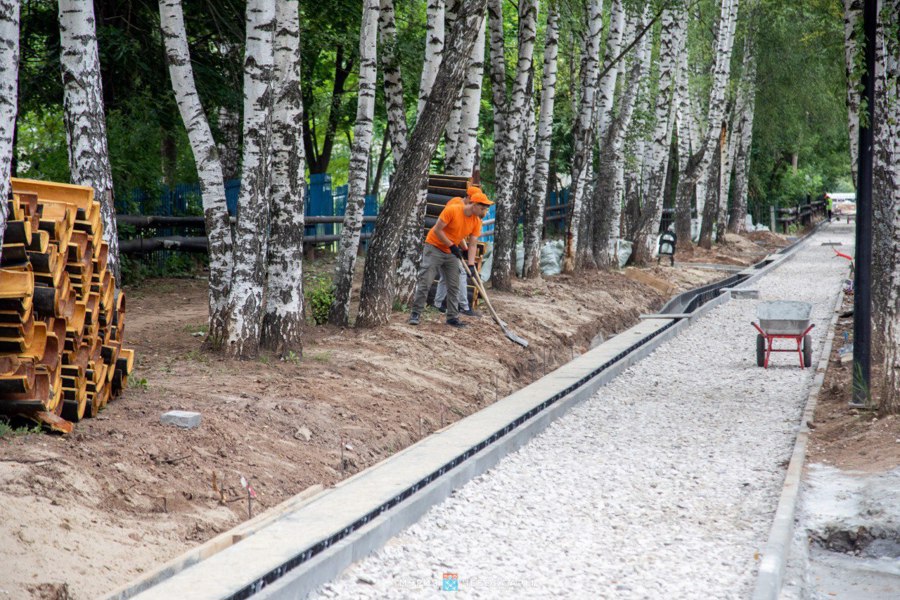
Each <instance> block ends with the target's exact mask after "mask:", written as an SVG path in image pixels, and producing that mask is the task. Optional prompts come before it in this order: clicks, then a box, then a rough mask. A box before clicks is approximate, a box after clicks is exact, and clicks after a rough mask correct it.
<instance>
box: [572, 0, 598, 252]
mask: <svg viewBox="0 0 900 600" xmlns="http://www.w3.org/2000/svg"><path fill="white" fill-rule="evenodd" d="M602 34H603V2H602V0H591V2H590V4H589V5H588V14H587V32H586V34H585V36H584V47H583V51H582V55H583V56H582V72H581V96H580V98H579V102H578V116H577V118H576V120H575V129H574V132H573V134H572V136H573V140H574V149H573V154H572V184H571V186H570V187H569V198H570V200H569V202H571V203H572V208H571V211H570V212H571V217H570V222H569V231H570V232H571V239H572V243H571V245H568V244H567V248H569V247H570V248H571V249H572V250H573V251H575V249H577V248H578V234H579V228H580V227H581V220H582V218H583V214H582V213H583V204H584V188H585V185H586V179H585V177H584V175H585V167H586V165H587V162H588V161H589V160H590V155H591V152H592V148H593V143H592V140H593V131H594V105H595V102H596V98H595V96H596V92H597V85H598V81H597V76H598V75H599V74H600V38H601V37H602ZM574 264H575V263H574V260H569V261H566V262H564V269H566V268H567V267H569V266H574Z"/></svg>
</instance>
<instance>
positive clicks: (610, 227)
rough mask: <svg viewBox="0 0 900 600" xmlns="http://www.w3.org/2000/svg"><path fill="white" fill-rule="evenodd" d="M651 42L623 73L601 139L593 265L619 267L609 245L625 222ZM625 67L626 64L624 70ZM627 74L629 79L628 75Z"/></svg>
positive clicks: (637, 24)
mask: <svg viewBox="0 0 900 600" xmlns="http://www.w3.org/2000/svg"><path fill="white" fill-rule="evenodd" d="M646 16H647V10H646V9H645V11H644V17H643V18H642V19H641V20H640V21H638V20H636V19H629V21H630V25H629V26H628V30H629V31H630V32H631V31H633V32H634V33H635V34H636V33H637V32H638V31H640V29H642V25H643V22H645V21H646ZM651 46H652V42H651V40H650V38H649V36H644V38H643V39H642V40H641V41H640V42H639V45H638V47H637V52H636V56H634V57H633V59H632V61H631V66H630V68H629V69H628V70H627V71H624V70H623V71H622V73H621V74H622V79H623V81H627V85H626V86H625V89H624V90H623V93H622V97H621V98H620V101H619V114H618V115H617V116H616V117H615V118H614V119H613V120H612V121H611V122H610V123H609V125H608V127H607V128H606V137H605V138H604V139H603V140H601V143H602V144H603V146H604V151H603V152H601V154H600V168H599V169H598V173H597V182H596V185H595V188H594V198H593V201H592V203H593V205H594V207H595V211H596V217H595V219H594V221H593V241H592V242H593V243H592V246H591V250H592V254H593V257H592V258H593V262H594V263H595V264H596V265H597V266H600V267H602V266H613V265H616V266H617V265H618V257H617V256H615V255H614V254H610V252H609V242H610V240H612V239H616V238H619V237H620V234H621V230H620V223H621V220H622V201H623V198H624V196H625V155H624V152H623V149H624V147H625V139H626V136H627V134H628V130H629V128H630V127H631V121H632V117H633V115H634V108H635V104H636V103H637V95H638V89H639V88H640V86H641V81H642V79H643V78H644V77H649V73H648V71H647V70H648V69H649V62H648V60H649V56H650V53H651V50H652V48H651ZM624 67H625V65H624V64H623V68H624ZM626 73H627V77H626V76H625V75H626Z"/></svg>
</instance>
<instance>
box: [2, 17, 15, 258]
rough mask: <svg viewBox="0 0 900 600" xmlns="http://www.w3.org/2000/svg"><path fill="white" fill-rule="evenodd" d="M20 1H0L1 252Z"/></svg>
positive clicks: (13, 102)
mask: <svg viewBox="0 0 900 600" xmlns="http://www.w3.org/2000/svg"><path fill="white" fill-rule="evenodd" d="M19 12H20V6H19V0H0V252H2V246H3V234H4V232H5V231H6V216H7V215H6V210H7V207H6V198H7V196H8V195H9V189H10V187H9V176H10V169H11V166H12V158H13V136H14V135H15V134H14V132H15V129H16V113H17V112H18V107H19Z"/></svg>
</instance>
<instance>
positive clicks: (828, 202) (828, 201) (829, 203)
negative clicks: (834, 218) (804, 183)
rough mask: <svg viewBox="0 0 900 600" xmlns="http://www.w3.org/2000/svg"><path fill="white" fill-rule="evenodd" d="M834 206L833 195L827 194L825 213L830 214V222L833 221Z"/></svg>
mask: <svg viewBox="0 0 900 600" xmlns="http://www.w3.org/2000/svg"><path fill="white" fill-rule="evenodd" d="M833 208H834V205H833V204H832V200H831V196H829V195H828V194H825V214H827V215H828V222H829V223H831V211H832V209H833Z"/></svg>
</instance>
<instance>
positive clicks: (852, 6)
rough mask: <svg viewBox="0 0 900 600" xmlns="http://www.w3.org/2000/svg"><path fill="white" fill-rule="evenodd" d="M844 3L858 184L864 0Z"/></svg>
mask: <svg viewBox="0 0 900 600" xmlns="http://www.w3.org/2000/svg"><path fill="white" fill-rule="evenodd" d="M843 4H844V72H845V73H846V74H847V126H848V127H847V131H848V135H849V139H850V173H851V175H852V176H853V185H854V186H856V170H857V169H858V168H859V150H858V148H859V89H858V87H857V86H858V84H859V80H860V78H861V77H862V73H860V72H859V69H857V68H855V66H854V63H855V61H856V55H857V51H858V50H857V43H856V28H857V23H858V22H859V20H860V19H861V17H862V5H863V0H843Z"/></svg>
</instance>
